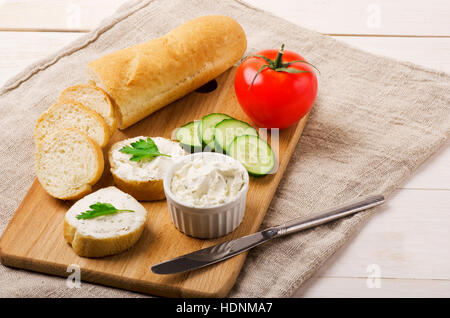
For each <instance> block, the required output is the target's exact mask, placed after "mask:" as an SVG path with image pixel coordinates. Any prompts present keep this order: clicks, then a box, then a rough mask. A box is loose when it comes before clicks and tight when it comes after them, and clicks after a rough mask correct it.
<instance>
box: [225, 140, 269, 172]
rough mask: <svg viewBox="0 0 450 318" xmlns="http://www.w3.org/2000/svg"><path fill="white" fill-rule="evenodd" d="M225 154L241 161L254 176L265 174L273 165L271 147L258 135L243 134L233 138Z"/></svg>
mask: <svg viewBox="0 0 450 318" xmlns="http://www.w3.org/2000/svg"><path fill="white" fill-rule="evenodd" d="M227 154H228V155H229V156H231V157H233V158H234V159H236V160H238V161H239V162H241V163H242V164H243V165H244V167H245V168H246V169H247V171H248V173H249V174H250V175H252V176H254V177H262V176H265V175H267V174H268V173H270V172H271V171H272V170H273V168H274V167H275V154H274V153H273V151H272V148H271V147H270V146H269V144H268V143H267V142H266V141H264V140H263V139H261V138H259V137H258V136H250V135H244V136H238V137H236V138H234V140H233V141H232V142H231V144H230V145H229V147H228V152H227Z"/></svg>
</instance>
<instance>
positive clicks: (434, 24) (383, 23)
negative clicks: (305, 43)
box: [245, 0, 450, 36]
mask: <svg viewBox="0 0 450 318" xmlns="http://www.w3.org/2000/svg"><path fill="white" fill-rule="evenodd" d="M245 1H246V2H247V3H250V4H251V5H253V6H255V7H259V8H261V9H264V10H266V11H269V12H271V13H273V14H275V15H278V16H280V17H282V18H284V19H286V20H289V21H291V22H293V23H295V24H298V25H300V26H303V27H306V28H309V29H312V30H316V31H318V32H321V33H325V34H366V35H368V34H372V35H374V34H378V35H410V36H450V23H449V17H450V6H449V5H448V1H447V0H429V1H427V2H424V1H420V0H396V1H392V0H340V1H336V0H316V1H311V0H278V1H272V0H245Z"/></svg>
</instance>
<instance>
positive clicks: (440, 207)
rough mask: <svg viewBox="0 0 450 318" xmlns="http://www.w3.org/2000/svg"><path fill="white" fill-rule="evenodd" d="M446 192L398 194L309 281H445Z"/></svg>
mask: <svg viewBox="0 0 450 318" xmlns="http://www.w3.org/2000/svg"><path fill="white" fill-rule="evenodd" d="M449 211H450V191H448V190H442V191H439V190H431V191H430V190H428V191H427V190H398V191H397V193H396V194H395V195H394V196H393V197H392V198H389V200H388V201H387V202H386V204H385V205H384V206H383V208H382V209H381V211H380V212H379V214H378V215H375V216H374V217H373V218H372V219H371V220H370V221H369V222H368V223H367V224H366V225H365V226H364V227H363V229H362V230H361V231H360V232H359V233H358V235H357V237H356V238H355V239H353V240H351V241H350V242H349V244H347V245H346V246H345V247H344V248H342V249H341V250H339V251H338V252H337V253H336V254H335V255H333V257H331V258H330V259H329V260H328V261H327V262H326V264H325V265H324V266H323V267H322V268H321V269H320V270H319V271H318V272H317V273H316V274H315V275H314V277H316V278H318V277H367V276H368V275H369V272H368V271H371V268H373V266H377V267H378V268H379V273H380V276H381V277H382V278H403V279H433V280H450V271H449V268H450V249H449V248H448V242H450V232H449V231H448V229H449V228H450V218H449Z"/></svg>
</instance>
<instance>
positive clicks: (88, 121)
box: [34, 101, 110, 147]
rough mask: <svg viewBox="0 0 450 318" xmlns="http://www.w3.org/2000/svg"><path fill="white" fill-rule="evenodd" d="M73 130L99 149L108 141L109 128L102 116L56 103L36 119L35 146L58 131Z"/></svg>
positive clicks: (70, 103) (74, 104)
mask: <svg viewBox="0 0 450 318" xmlns="http://www.w3.org/2000/svg"><path fill="white" fill-rule="evenodd" d="M64 128H75V129H78V130H80V131H81V132H83V133H85V134H86V135H88V136H89V137H91V138H92V139H93V140H94V141H95V142H97V143H98V145H99V146H100V147H104V146H106V145H107V144H108V141H109V135H110V132H109V128H108V126H107V125H106V122H105V120H104V119H103V117H102V116H100V115H99V114H97V112H95V111H93V110H92V109H90V108H88V107H86V106H84V105H82V104H80V103H77V102H74V101H63V102H57V103H56V104H54V105H53V106H52V107H50V108H49V109H48V110H47V111H46V112H44V113H43V114H42V115H41V116H40V117H39V119H38V121H37V123H36V127H35V129H34V141H35V143H36V145H37V144H38V143H39V142H40V141H42V140H43V139H44V137H45V136H46V135H49V134H51V133H53V132H55V131H57V130H59V129H64Z"/></svg>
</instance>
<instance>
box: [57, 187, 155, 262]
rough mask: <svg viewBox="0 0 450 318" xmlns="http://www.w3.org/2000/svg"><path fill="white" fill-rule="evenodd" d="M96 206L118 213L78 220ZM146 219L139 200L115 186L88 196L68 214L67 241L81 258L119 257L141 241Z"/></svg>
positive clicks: (65, 219) (65, 229)
mask: <svg viewBox="0 0 450 318" xmlns="http://www.w3.org/2000/svg"><path fill="white" fill-rule="evenodd" d="M94 204H110V205H112V206H113V207H114V208H115V209H117V210H119V212H116V213H113V214H106V215H100V216H97V217H93V218H87V219H83V218H80V217H79V216H80V215H82V214H83V213H85V212H86V211H89V210H92V207H91V206H92V205H94ZM122 210H123V211H122ZM146 219H147V210H146V209H145V208H144V207H143V206H142V205H141V204H140V203H139V202H138V201H136V199H134V198H133V197H132V196H131V195H129V194H127V193H124V192H122V191H120V190H119V189H117V188H116V187H107V188H103V189H100V190H98V191H96V192H94V193H91V194H89V195H87V196H85V197H84V198H82V199H81V200H79V201H77V202H76V203H75V204H74V205H73V206H72V207H71V208H70V209H69V210H68V211H67V213H66V216H65V218H64V238H65V239H66V241H67V242H68V243H69V244H70V245H71V246H72V248H73V250H74V252H75V253H76V254H77V255H79V256H83V257H103V256H107V255H113V254H118V253H120V252H123V251H125V250H127V249H129V248H130V247H132V246H133V245H134V244H135V243H136V242H137V241H138V240H139V238H140V237H141V234H142V232H143V230H144V227H145V222H146Z"/></svg>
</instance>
